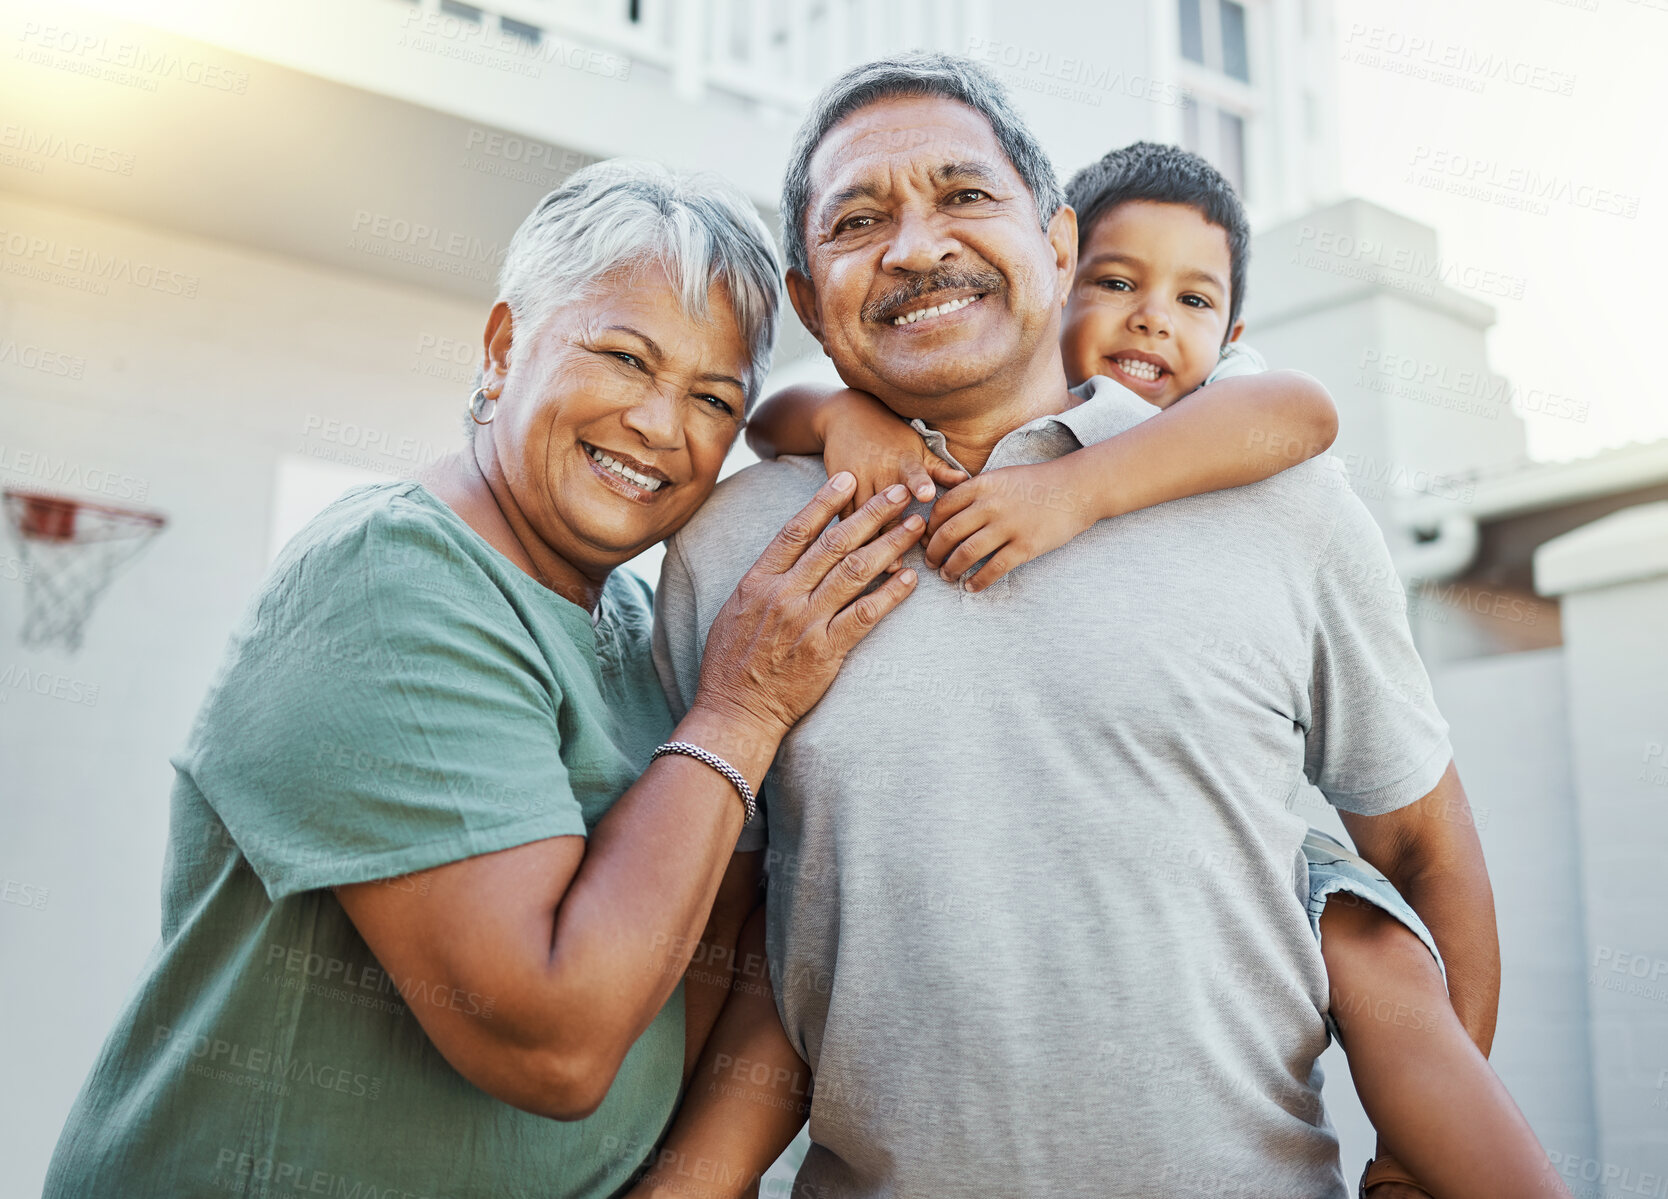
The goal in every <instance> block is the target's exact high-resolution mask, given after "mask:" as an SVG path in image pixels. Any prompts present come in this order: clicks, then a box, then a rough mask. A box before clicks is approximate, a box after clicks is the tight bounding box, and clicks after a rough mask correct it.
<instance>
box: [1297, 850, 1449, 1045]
mask: <svg viewBox="0 0 1668 1199" xmlns="http://www.w3.org/2000/svg"><path fill="white" fill-rule="evenodd" d="M1303 856H1304V857H1305V858H1306V859H1308V863H1309V898H1308V901H1307V904H1306V906H1307V907H1308V910H1309V927H1310V928H1311V929H1313V930H1314V933H1315V940H1316V941H1319V940H1320V935H1321V934H1320V918H1321V913H1322V912H1323V911H1325V910H1326V901H1327V898H1328V897H1329V896H1331V895H1333V894H1335V893H1336V892H1338V891H1348V892H1349V893H1350V894H1351V895H1356V896H1359V897H1360V898H1362V899H1364V900H1366V901H1367V902H1368V903H1370V904H1372V905H1374V906H1375V907H1378V908H1381V909H1383V910H1384V911H1386V912H1388V913H1389V914H1390V915H1391V916H1394V917H1395V918H1396V919H1397V920H1399V921H1400V922H1401V923H1403V924H1405V925H1406V926H1407V927H1408V928H1409V929H1411V930H1412V932H1413V935H1414V936H1416V937H1418V938H1419V940H1421V941H1423V942H1424V943H1425V948H1426V949H1428V950H1430V951H1431V956H1432V957H1433V958H1435V959H1436V968H1437V969H1438V970H1441V971H1442V981H1443V982H1444V983H1446V982H1447V981H1448V971H1447V969H1446V968H1444V967H1443V965H1442V955H1441V954H1440V953H1438V952H1437V951H1436V941H1435V940H1433V939H1432V937H1431V930H1430V929H1428V928H1426V927H1425V922H1424V921H1423V920H1421V919H1419V916H1418V914H1417V913H1415V912H1414V910H1413V909H1412V908H1411V907H1409V906H1408V903H1407V900H1405V899H1403V898H1402V896H1401V892H1399V891H1397V890H1396V888H1395V887H1393V886H1391V884H1390V880H1389V879H1387V878H1385V877H1384V876H1383V875H1382V874H1380V873H1379V872H1378V871H1376V870H1374V869H1373V868H1372V867H1371V866H1369V865H1368V864H1367V863H1366V862H1365V861H1364V860H1363V859H1361V858H1360V857H1357V856H1356V855H1355V854H1354V853H1352V852H1351V851H1350V850H1348V849H1346V848H1345V847H1344V844H1343V842H1341V841H1339V840H1338V839H1337V838H1336V837H1329V836H1327V835H1326V834H1325V833H1323V832H1321V831H1320V830H1319V829H1313V828H1312V829H1310V830H1309V835H1308V836H1306V837H1304V838H1303ZM1326 1031H1327V1032H1329V1033H1331V1034H1332V1036H1333V1037H1334V1038H1335V1039H1337V1038H1338V1026H1337V1025H1336V1024H1335V1023H1333V1021H1332V1015H1331V1013H1330V1012H1328V1013H1327V1016H1326Z"/></svg>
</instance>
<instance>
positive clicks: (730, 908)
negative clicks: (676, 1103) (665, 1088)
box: [683, 853, 764, 1084]
mask: <svg viewBox="0 0 1668 1199" xmlns="http://www.w3.org/2000/svg"><path fill="white" fill-rule="evenodd" d="M763 856H764V855H763V854H762V853H738V854H736V855H735V856H734V857H733V858H731V860H730V867H729V869H728V870H727V871H726V872H725V875H724V881H723V882H722V883H720V884H719V885H718V898H717V899H716V900H714V901H713V905H712V915H710V916H708V917H707V927H706V931H705V932H703V933H702V934H701V942H700V945H699V947H698V948H697V949H696V950H695V956H694V957H693V958H691V959H690V962H689V969H688V970H687V971H686V972H685V973H684V976H683V1008H684V1065H683V1079H684V1083H685V1084H687V1083H688V1082H689V1079H690V1076H691V1075H692V1074H693V1073H694V1071H695V1065H696V1063H697V1062H699V1061H700V1059H701V1051H702V1050H703V1049H705V1048H706V1043H707V1038H708V1037H709V1036H710V1035H711V1034H712V1030H713V1026H714V1025H716V1024H717V1023H718V1017H719V1014H720V1013H721V1012H722V1011H723V1010H724V1005H725V1003H726V1002H727V1001H728V1000H729V998H730V991H731V987H732V983H733V981H734V978H735V967H736V945H737V942H738V941H739V940H740V937H741V929H742V925H743V924H745V923H746V921H747V917H748V916H749V915H751V914H752V912H753V911H754V909H756V908H757V907H758V906H759V902H760V899H761V892H760V888H759V882H760V878H761V870H760V863H759V859H760V858H762V857H763Z"/></svg>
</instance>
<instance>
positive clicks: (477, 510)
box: [419, 436, 608, 613]
mask: <svg viewBox="0 0 1668 1199" xmlns="http://www.w3.org/2000/svg"><path fill="white" fill-rule="evenodd" d="M419 481H420V482H421V483H422V484H423V485H424V486H425V487H427V488H428V489H429V490H430V491H432V492H434V493H435V495H436V496H438V497H439V498H440V500H441V501H442V502H443V503H445V505H446V506H447V507H448V508H450V509H451V510H452V511H453V512H455V513H457V515H458V517H459V519H461V520H462V521H463V522H464V523H465V524H466V525H468V526H469V527H470V528H471V529H473V530H475V532H476V533H478V534H480V536H481V538H482V539H483V540H484V541H486V543H487V544H488V545H490V546H492V548H493V549H495V550H497V551H498V552H499V553H501V554H503V555H504V557H506V558H508V559H509V560H510V561H511V562H513V563H514V564H515V565H516V567H517V568H519V569H520V570H521V571H522V573H523V574H526V575H527V576H529V577H530V578H532V579H533V580H534V581H535V582H537V583H540V584H542V585H543V586H545V587H547V588H549V589H550V590H551V591H554V592H555V593H556V594H557V595H559V596H561V597H562V598H563V599H565V600H568V601H570V602H572V603H575V604H578V605H579V606H580V607H581V608H584V609H585V610H586V611H587V612H592V613H594V612H596V610H597V605H598V604H599V603H600V602H601V601H602V588H603V584H604V583H606V582H607V581H608V572H606V571H605V572H603V574H602V575H601V577H593V576H592V575H589V574H587V573H586V572H584V571H582V570H580V569H579V568H578V567H577V566H575V565H573V563H571V562H569V561H568V560H567V559H566V558H564V557H563V556H562V555H561V554H559V553H557V552H556V551H555V550H554V549H552V548H551V547H550V546H549V545H548V544H546V542H545V541H544V539H543V538H541V537H540V536H539V535H538V533H537V532H536V531H535V530H534V529H533V526H532V524H531V523H529V521H528V520H527V518H526V516H525V515H523V513H522V511H521V508H520V506H519V505H517V504H516V502H515V495H514V493H513V492H512V491H511V490H510V486H509V483H508V482H507V481H506V480H505V478H504V472H503V470H502V469H501V468H500V466H499V464H498V459H497V455H496V454H495V453H494V452H493V446H492V439H491V438H490V437H479V436H477V437H476V438H475V439H474V441H473V442H472V443H471V444H470V445H468V446H466V447H464V448H463V449H462V450H461V451H458V452H456V453H453V454H447V455H445V456H444V457H442V458H440V459H438V460H437V461H436V462H435V463H434V465H433V466H431V467H429V468H428V469H427V470H426V471H424V472H423V473H422V475H421V476H420V478H419Z"/></svg>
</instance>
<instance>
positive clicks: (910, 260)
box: [880, 212, 960, 273]
mask: <svg viewBox="0 0 1668 1199" xmlns="http://www.w3.org/2000/svg"><path fill="white" fill-rule="evenodd" d="M959 246H960V243H958V242H957V241H956V239H955V238H953V237H950V236H949V235H948V233H947V232H946V231H945V228H944V225H943V222H942V221H940V220H938V219H937V214H929V213H919V212H905V213H903V214H902V215H901V216H899V218H898V222H897V225H896V226H895V227H894V230H893V234H892V240H891V241H890V242H889V243H888V244H887V246H886V253H885V255H884V256H883V257H882V258H881V260H880V265H881V269H882V270H888V271H900V272H914V273H925V272H927V271H930V270H932V269H933V268H934V267H936V266H937V265H938V264H939V263H941V262H943V261H944V260H945V259H947V258H953V257H954V256H955V254H956V251H957V249H958V248H959Z"/></svg>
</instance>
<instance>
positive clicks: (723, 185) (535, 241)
mask: <svg viewBox="0 0 1668 1199" xmlns="http://www.w3.org/2000/svg"><path fill="white" fill-rule="evenodd" d="M652 264H659V265H660V266H661V267H662V268H663V269H664V270H665V271H666V273H667V275H668V276H669V277H670V278H671V280H672V285H673V287H675V288H676V289H677V290H678V292H679V294H680V296H681V298H682V301H683V309H684V311H685V312H687V313H688V314H689V315H691V316H693V317H695V318H696V319H705V318H706V316H707V299H708V292H709V290H710V289H711V288H712V286H713V285H714V284H716V283H718V282H720V281H722V282H723V283H724V284H725V286H726V287H727V288H728V289H729V292H730V303H731V306H732V308H733V309H734V312H735V318H736V324H737V325H739V326H740V328H741V335H742V338H743V340H744V341H745V342H746V345H747V348H748V358H749V366H748V376H747V402H748V403H749V404H751V403H752V401H753V400H754V398H755V397H756V396H757V395H758V392H759V389H760V388H761V387H762V386H763V385H764V378H765V376H766V375H767V374H769V373H770V355H771V351H772V348H773V347H774V345H775V342H776V320H777V316H778V312H779V309H780V306H781V298H782V283H781V275H782V268H781V263H780V261H779V260H778V258H777V256H776V245H775V242H774V241H773V240H772V238H771V236H770V231H769V230H768V229H767V228H766V227H765V224H764V222H763V221H762V220H760V219H759V214H758V211H757V210H756V209H755V208H754V207H753V204H752V202H751V201H749V200H748V199H747V197H746V196H745V195H743V194H742V193H741V191H740V189H738V188H737V187H736V186H735V185H734V184H732V183H729V182H727V181H726V180H724V179H721V178H719V177H718V176H717V175H710V174H698V175H682V174H674V173H673V172H672V171H669V170H667V169H666V168H665V167H663V166H660V165H658V164H656V163H652V162H636V161H631V160H626V159H611V160H609V161H607V162H599V163H595V164H593V165H591V166H588V167H585V168H583V169H582V170H578V171H575V172H574V173H573V174H572V175H570V176H568V178H567V179H566V180H565V181H564V182H563V184H562V186H560V187H558V188H557V189H556V190H555V191H553V192H551V193H550V194H549V195H547V196H546V197H545V198H544V199H542V200H540V201H539V204H538V207H537V208H535V209H533V211H532V212H531V213H530V214H529V215H528V217H527V219H526V220H524V221H522V222H521V228H519V229H517V230H516V231H515V236H514V237H513V238H511V239H510V246H509V249H508V250H507V251H506V252H505V255H504V266H503V269H502V270H500V271H499V273H498V298H499V299H501V300H503V301H504V302H505V303H507V304H508V305H509V306H510V314H511V316H512V317H514V319H515V324H516V328H517V329H526V330H527V331H528V332H529V333H530V334H531V333H536V331H537V330H538V329H540V328H541V327H543V325H544V322H545V321H546V320H548V319H549V317H550V315H551V314H552V313H553V312H555V311H556V310H557V309H559V308H563V307H566V306H568V305H571V304H576V303H583V302H584V301H585V300H586V299H588V298H590V297H592V296H594V295H595V294H596V293H597V291H598V290H599V289H600V288H602V287H604V286H606V285H607V283H608V282H609V281H610V279H611V278H614V277H616V276H617V275H618V273H619V272H621V271H622V270H623V271H628V272H629V271H630V270H631V268H634V267H640V266H648V265H652ZM616 281H617V280H616Z"/></svg>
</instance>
